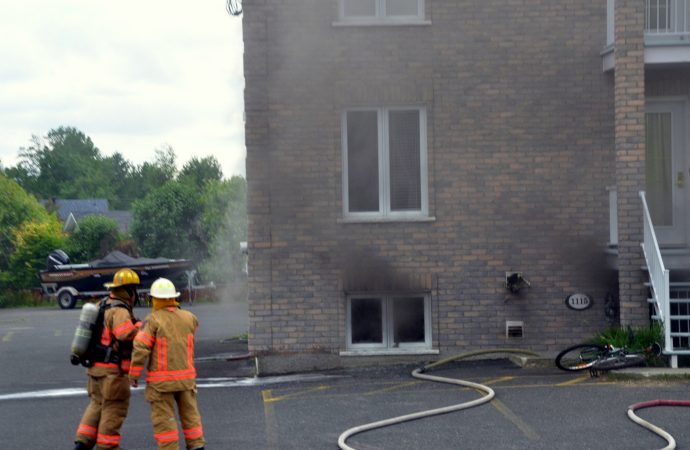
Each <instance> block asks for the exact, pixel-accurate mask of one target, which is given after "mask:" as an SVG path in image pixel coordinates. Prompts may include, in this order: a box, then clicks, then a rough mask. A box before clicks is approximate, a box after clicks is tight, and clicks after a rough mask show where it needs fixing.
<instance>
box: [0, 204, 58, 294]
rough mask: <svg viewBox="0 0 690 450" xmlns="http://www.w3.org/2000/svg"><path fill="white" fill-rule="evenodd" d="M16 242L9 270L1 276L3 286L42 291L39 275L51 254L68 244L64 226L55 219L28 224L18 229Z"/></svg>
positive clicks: (33, 221) (51, 217)
mask: <svg viewBox="0 0 690 450" xmlns="http://www.w3.org/2000/svg"><path fill="white" fill-rule="evenodd" d="M14 241H15V246H14V251H13V253H12V255H11V256H10V260H9V264H8V267H7V270H6V271H4V272H2V273H1V274H0V277H1V279H2V282H3V284H4V285H5V287H11V288H12V289H30V288H34V287H39V286H40V280H39V278H38V272H39V271H40V270H41V269H44V268H45V264H46V258H47V257H48V254H49V253H50V252H51V251H53V250H54V249H56V248H61V247H63V245H64V243H65V240H64V236H63V234H62V228H61V226H60V222H59V221H58V220H57V218H56V217H55V216H49V217H48V219H47V220H45V221H37V220H32V221H27V222H24V223H23V224H22V225H20V226H19V227H18V228H16V229H15V231H14Z"/></svg>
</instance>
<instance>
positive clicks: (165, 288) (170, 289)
mask: <svg viewBox="0 0 690 450" xmlns="http://www.w3.org/2000/svg"><path fill="white" fill-rule="evenodd" d="M149 295H151V297H155V298H176V297H179V296H180V293H179V292H176V291H175V285H174V284H173V283H172V281H170V280H168V279H167V278H159V279H157V280H156V281H154V282H153V284H152V285H151V291H150V292H149Z"/></svg>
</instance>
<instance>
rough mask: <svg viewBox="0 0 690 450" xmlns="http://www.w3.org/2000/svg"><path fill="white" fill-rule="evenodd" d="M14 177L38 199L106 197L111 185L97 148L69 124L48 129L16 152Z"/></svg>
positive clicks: (109, 194) (110, 196)
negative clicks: (17, 154)
mask: <svg viewBox="0 0 690 450" xmlns="http://www.w3.org/2000/svg"><path fill="white" fill-rule="evenodd" d="M19 155H20V159H21V160H20V164H19V171H18V172H17V174H16V175H17V176H18V177H19V180H18V181H20V182H21V179H22V177H25V178H27V180H26V181H25V183H24V185H25V187H26V188H27V189H29V190H31V191H32V192H33V193H35V194H36V195H39V196H41V197H42V198H50V197H60V198H87V197H92V198H93V197H96V198H108V199H111V198H112V197H113V195H112V188H111V187H110V185H109V183H107V182H104V181H105V180H107V174H106V172H105V170H104V169H105V167H104V165H103V164H102V159H103V158H102V156H101V153H100V150H98V148H97V147H96V146H95V145H94V144H93V141H91V138H89V137H88V136H86V135H85V134H84V133H82V132H81V131H79V130H77V129H76V128H73V127H59V128H57V129H54V130H50V131H49V132H48V134H47V135H46V137H45V140H41V139H39V138H37V137H36V136H34V137H33V144H32V145H31V146H29V147H28V148H24V149H22V150H21V151H20V154H19Z"/></svg>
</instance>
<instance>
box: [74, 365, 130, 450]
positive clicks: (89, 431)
mask: <svg viewBox="0 0 690 450" xmlns="http://www.w3.org/2000/svg"><path fill="white" fill-rule="evenodd" d="M87 391H88V393H89V405H88V406H87V407H86V410H85V411H84V415H83V416H82V419H81V422H80V423H79V428H78V429H77V436H76V440H77V441H78V442H81V443H83V444H85V445H86V446H88V447H90V448H93V446H94V445H96V446H97V447H96V448H98V449H99V450H101V449H103V450H106V449H107V450H119V449H120V428H121V427H122V423H123V422H124V421H125V417H126V416H127V409H128V408H129V397H130V395H131V394H130V390H129V380H128V378H127V376H123V375H106V376H102V377H94V376H92V375H89V379H88V382H87Z"/></svg>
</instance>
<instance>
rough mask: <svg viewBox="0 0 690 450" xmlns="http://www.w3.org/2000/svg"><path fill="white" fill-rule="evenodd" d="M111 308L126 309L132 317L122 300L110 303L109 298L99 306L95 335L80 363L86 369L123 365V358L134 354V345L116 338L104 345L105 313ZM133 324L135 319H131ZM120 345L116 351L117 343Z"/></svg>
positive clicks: (92, 335)
mask: <svg viewBox="0 0 690 450" xmlns="http://www.w3.org/2000/svg"><path fill="white" fill-rule="evenodd" d="M110 308H125V309H126V310H127V311H128V312H129V313H130V316H132V312H131V310H130V308H129V307H128V306H127V304H125V302H123V301H121V300H113V301H112V302H111V303H108V298H107V297H106V298H104V299H103V300H101V301H100V302H99V304H98V318H97V319H96V324H95V326H94V328H93V333H92V334H91V341H90V342H89V348H88V350H87V351H86V354H85V355H84V356H83V357H82V358H81V360H80V363H81V365H82V366H84V367H91V366H93V365H94V364H95V363H97V362H98V363H109V364H117V365H118V366H119V365H120V364H121V362H122V359H123V356H124V357H129V355H131V353H132V343H131V342H122V341H117V340H116V339H114V336H110V337H109V339H108V345H103V343H102V342H101V341H102V337H103V328H104V327H105V312H106V311H107V310H109V309H110ZM131 319H132V323H134V317H133V316H132V317H131ZM116 342H117V343H118V348H117V349H115V348H114V345H115V343H116Z"/></svg>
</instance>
